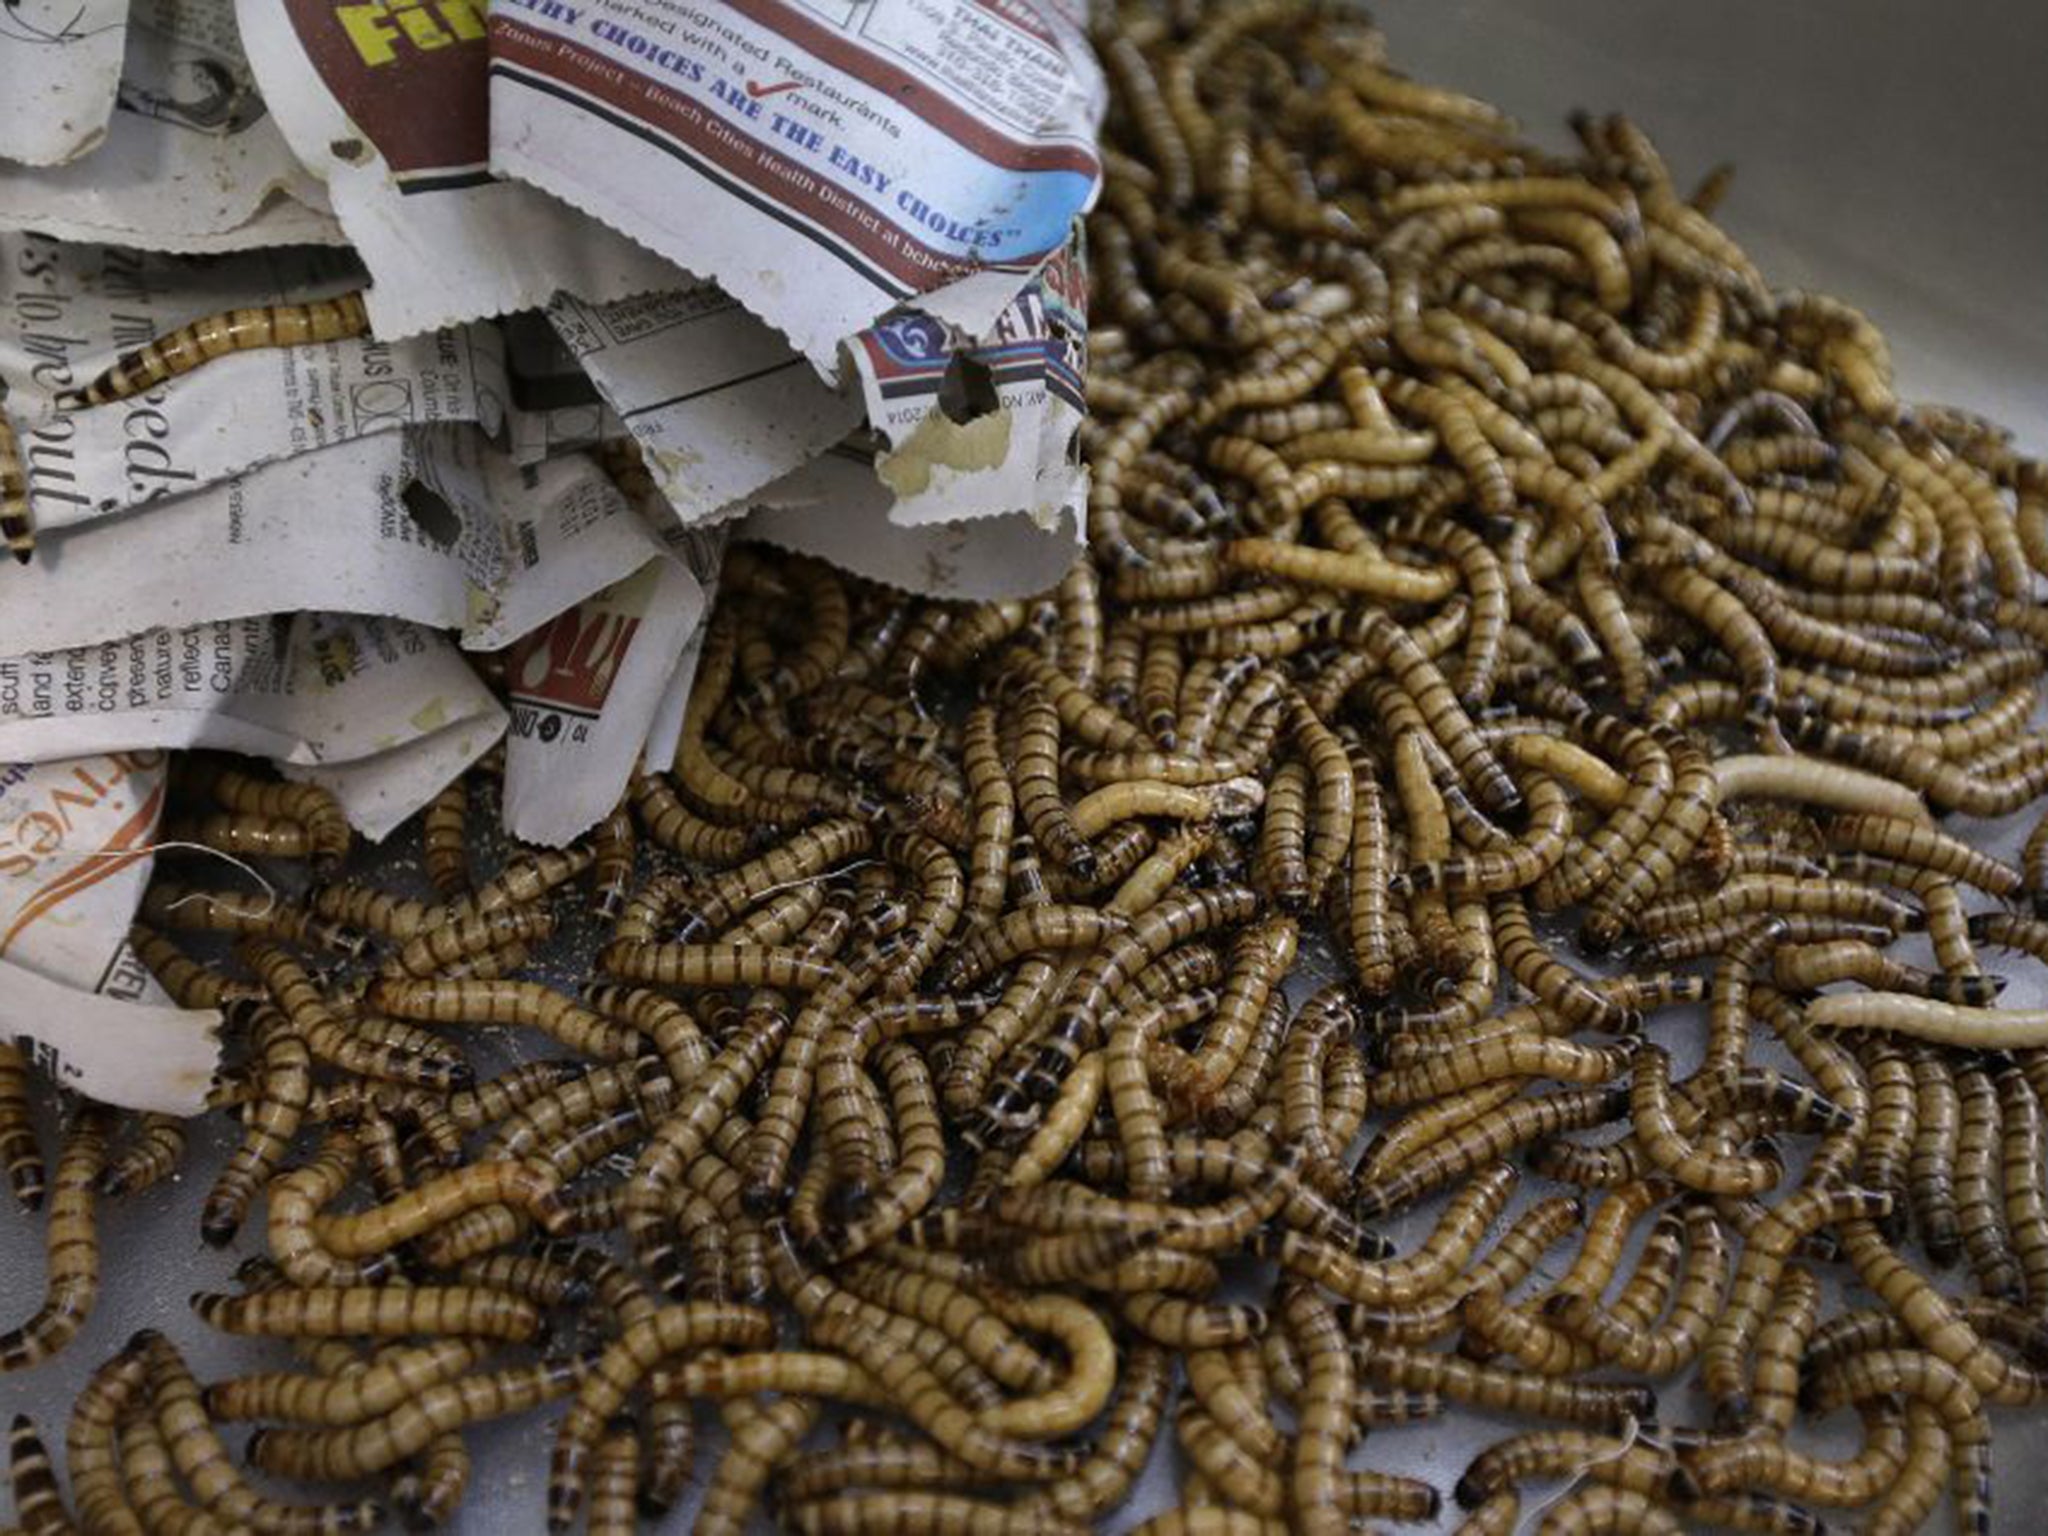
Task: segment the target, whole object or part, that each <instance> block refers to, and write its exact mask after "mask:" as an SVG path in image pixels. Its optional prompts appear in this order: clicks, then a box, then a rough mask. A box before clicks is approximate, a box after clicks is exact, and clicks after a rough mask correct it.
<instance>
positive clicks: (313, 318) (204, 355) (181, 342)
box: [61, 293, 370, 410]
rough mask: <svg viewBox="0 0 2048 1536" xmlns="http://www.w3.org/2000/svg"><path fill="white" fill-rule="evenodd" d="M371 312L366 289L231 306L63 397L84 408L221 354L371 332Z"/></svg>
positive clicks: (140, 390) (127, 355) (130, 355)
mask: <svg viewBox="0 0 2048 1536" xmlns="http://www.w3.org/2000/svg"><path fill="white" fill-rule="evenodd" d="M369 330H370V316H369V311H368V310H367V309H366V308H364V305H363V296H362V294H361V293H344V294H342V295H341V296H340V297H339V298H334V299H320V300H315V301H313V302H311V303H306V304H274V305H270V306H268V307H266V308H261V309H231V310H227V311H225V312H224V313H221V314H217V315H208V316H206V317H205V318H204V319H200V320H194V321H193V322H192V323H191V324H189V325H185V326H180V327H179V328H178V329H177V330H175V331H172V332H171V333H170V334H169V335H167V336H159V337H157V338H156V339H155V340H154V341H151V342H149V343H147V344H146V345H144V346H141V347H138V348H136V349H135V350H134V351H132V352H124V353H122V354H121V356H120V358H119V359H118V360H116V361H115V362H114V363H113V364H112V365H111V366H110V367H108V368H107V369H106V371H105V372H103V373H101V374H99V375H98V376H97V377H95V378H94V379H93V380H92V381H91V382H90V383H88V384H87V385H85V387H84V388H82V389H77V390H73V391H70V392H68V393H67V394H66V395H65V396H63V398H62V402H61V403H62V404H63V405H64V406H65V408H66V409H70V410H83V409H84V408H86V407H88V406H94V405H106V404H108V403H110V402H112V401H116V400H126V399H129V398H131V397H133V396H136V395H140V394H145V393H147V392H148V391H150V390H152V389H155V388H156V387H157V386H158V385H160V384H165V383H168V382H169V381H170V380H172V379H175V378H177V377H179V376H180V375H182V374H187V373H190V372H191V371H192V370H193V369H195V368H198V367H200V366H201V365H203V364H205V363H209V362H212V361H213V360H214V359H215V358H217V357H226V356H227V355H228V354H229V353H232V352H248V351H254V350H258V349H261V348H265V347H304V346H317V345H321V344H324V343H330V342H336V341H346V340H349V339H350V338H352V337H356V336H366V335H368V334H369Z"/></svg>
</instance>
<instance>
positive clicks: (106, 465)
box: [23, 325, 505, 534]
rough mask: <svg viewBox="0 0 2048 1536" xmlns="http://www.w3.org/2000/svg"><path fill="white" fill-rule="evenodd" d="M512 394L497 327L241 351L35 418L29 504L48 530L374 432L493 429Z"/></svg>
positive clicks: (28, 433)
mask: <svg viewBox="0 0 2048 1536" xmlns="http://www.w3.org/2000/svg"><path fill="white" fill-rule="evenodd" d="M88 377H90V375H88ZM504 392H505V378H504V357H503V354H502V351H501V349H500V338H499V336H498V333H497V331H496V329H495V328H494V327H491V326H488V325H472V326H462V327H460V328H458V329H453V330H446V331H438V332H436V333H434V334H432V335H429V336H414V337H409V338H407V339H406V340H403V341H397V342H385V341H380V340H376V339H374V338H372V337H368V336H356V337H351V338H348V339H346V340H341V341H330V342H322V343H318V344H315V345H311V346H302V347H264V348H260V349H258V350H256V351H252V352H237V353H233V354H231V355H229V356H226V357H220V358H215V359H214V360H213V361H212V362H210V363H208V364H207V365H206V366H205V367H203V368H200V369H197V370H195V371H194V372H192V373H189V374H185V375H183V376H181V377H179V378H176V379H173V380H171V381H170V382H169V383H167V384H164V385H162V386H160V387H158V388H156V389H153V390H150V391H149V392H148V393H146V394H143V395H138V396H134V397H131V398H129V399H126V400H115V401H111V402H109V403H108V404H106V405H100V406H93V407H90V408H87V409H83V410H72V411H66V412H64V413H61V414H60V415H58V416H57V417H56V418H54V419H53V418H49V417H45V418H44V419H43V420H41V421H37V422H34V423H31V424H28V425H27V426H26V429H25V431H24V434H23V435H24V436H25V438H26V440H27V450H26V457H27V459H28V466H27V467H28V471H29V505H30V508H31V510H32V512H33V513H34V515H35V520H36V527H37V529H38V530H39V531H40V532H42V533H45V534H47V533H51V532H55V531H57V530H60V529H64V528H70V527H76V526H78V525H80V524H81V523H86V522H91V521H93V520H94V519H97V518H103V517H109V516H113V515H115V514H118V513H123V512H129V511H132V510H134V509H135V508H137V507H139V506H142V505H143V504H145V503H148V502H154V501H159V500H162V499H164V498H166V497H170V496H179V495H185V494H189V493H190V492H192V491H195V490H201V489H204V488H205V487H208V486H212V485H217V484H219V483H221V482H223V481H226V480H229V479H232V478H234V477H236V476H239V475H246V474H247V473H249V472H250V471H252V470H255V469H257V468H260V467H261V466H263V465H266V464H273V463H276V462H278V461H280V460H284V459H288V458H290V457H292V456H294V455H297V454H306V453H314V452H317V451H319V450H320V449H324V448H329V447H332V446H334V445H335V444H337V443H344V442H349V441H352V440H354V439H357V438H360V437H365V436H368V435H370V434H373V433H378V432H396V431H398V430H400V429H401V428H405V427H414V426H428V425H432V424H435V423H439V422H456V421H464V422H476V423H478V424H479V425H481V426H482V428H483V430H484V431H486V432H490V433H495V432H496V431H497V430H498V429H499V427H500V426H501V425H502V423H503V416H504Z"/></svg>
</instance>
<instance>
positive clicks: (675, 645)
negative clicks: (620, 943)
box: [505, 533, 724, 847]
mask: <svg viewBox="0 0 2048 1536" xmlns="http://www.w3.org/2000/svg"><path fill="white" fill-rule="evenodd" d="M683 539H686V540H687V543H686V544H685V543H682V542H680V541H679V543H678V546H677V548H676V550H675V551H673V552H672V551H671V550H667V549H663V547H662V545H661V543H660V542H658V541H657V540H656V539H655V538H654V537H653V536H652V535H651V534H650V535H649V536H648V547H649V549H650V551H651V552H653V555H652V558H650V559H649V560H648V561H647V562H646V563H645V564H644V565H642V566H641V567H640V569H639V570H637V571H635V572H634V573H633V574H632V575H630V576H628V577H626V578H625V579H624V580H622V581H617V582H614V583H613V584H612V585H610V586H608V587H606V588H605V589H604V590H603V591H602V592H598V593H594V594H593V595H591V596H590V597H587V598H585V599H584V600H583V601H582V602H580V603H578V604H577V605H576V606H575V607H573V608H571V609H569V610H567V611H566V612H564V613H562V614H560V615H558V616H557V617H555V618H554V619H553V620H551V621H550V622H549V623H548V624H546V625H544V626H543V627H542V628H540V629H538V630H536V631H534V632H533V633H532V634H530V635H527V636H526V637H525V638H523V639H522V640H520V641H519V643H518V644H517V645H515V646H513V647H512V650H511V653H510V655H509V656H507V658H506V666H505V672H506V696H507V701H508V702H509V703H510V705H511V709H512V726H511V732H510V735H509V736H508V738H507V741H506V748H505V827H506V830H507V831H509V832H510V833H511V834H512V835H513V836H514V837H516V838H518V839H520V840H521V841H522V842H530V843H541V844H544V845H546V846H549V847H560V846H562V845H563V844H564V843H567V842H569V841H570V840H572V839H573V838H576V837H578V836H580V835H581V834H582V833H584V832H585V831H587V830H589V829H590V828H591V827H593V826H595V825H596V824H597V823H598V822H599V821H600V820H602V819H603V818H604V817H605V816H607V815H608V814H610V812H611V810H612V808H613V807H614V806H616V805H617V804H618V803H619V798H620V796H621V795H623V794H624V793H625V789H626V782H627V780H628V779H630V778H631V777H632V774H633V770H634V768H635V766H636V765H637V764H638V763H639V761H640V759H641V756H642V754H643V752H644V751H645V749H646V747H647V744H648V740H649V736H650V734H651V731H652V728H653V727H654V725H655V724H656V721H657V717H658V716H659V715H660V714H661V713H662V707H663V704H664V701H665V700H667V699H668V697H669V696H670V695H671V694H672V693H673V692H674V691H675V690H676V689H677V687H678V686H679V685H678V681H677V677H678V673H679V672H680V671H681V670H682V669H683V667H684V665H685V663H688V666H689V670H690V672H691V673H692V674H694V671H695V659H694V658H695V648H694V647H693V646H691V645H690V644H689V642H690V641H691V640H692V639H693V638H694V636H695V635H696V632H697V630H698V627H699V625H700V623H701V622H702V620H703V617H704V612H705V609H706V608H707V607H708V606H709V604H710V595H709V589H710V584H711V583H712V582H713V581H714V580H715V572H716V568H717V561H718V558H719V550H720V549H721V548H722V546H723V543H724V538H723V535H722V534H717V533H710V534H703V533H699V534H690V535H684V536H683ZM688 686H689V682H688V679H687V678H684V679H683V680H682V681H681V683H680V687H681V689H682V690H683V691H684V692H687V690H688ZM675 716H676V728H677V730H678V732H680V729H681V711H680V709H678V710H677V711H676V712H675ZM674 750H675V748H674V746H673V745H671V746H670V747H669V751H670V753H671V754H673V752H674Z"/></svg>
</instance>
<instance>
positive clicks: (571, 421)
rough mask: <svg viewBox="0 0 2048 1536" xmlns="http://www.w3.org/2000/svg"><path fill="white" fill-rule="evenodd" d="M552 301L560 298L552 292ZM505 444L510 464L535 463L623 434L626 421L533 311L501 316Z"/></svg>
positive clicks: (552, 329)
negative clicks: (504, 388)
mask: <svg viewBox="0 0 2048 1536" xmlns="http://www.w3.org/2000/svg"><path fill="white" fill-rule="evenodd" d="M557 297H558V299H559V298H560V297H561V296H559V295H558V296H557ZM499 324H500V327H501V328H502V329H503V331H504V333H505V379H506V390H507V394H508V407H509V408H508V409H507V411H506V413H505V446H506V449H507V451H508V452H510V454H511V455H512V462H513V463H515V464H519V465H528V464H538V463H539V462H540V461H541V460H542V459H546V458H551V457H553V456H554V455H555V454H560V453H575V452H577V451H578V450H580V449H585V448H595V447H596V446H597V445H598V444H599V443H601V442H603V441H604V440H605V439H606V438H615V437H624V436H626V435H627V433H626V425H625V423H624V422H622V421H620V420H619V418H618V415H617V413H616V412H614V411H613V410H612V408H611V406H610V405H609V404H608V403H607V402H606V400H605V397H604V396H603V395H602V394H601V393H599V391H598V387H597V385H596V384H595V383H593V382H592V381H591V378H590V375H589V374H587V373H585V372H584V371H583V367H582V365H581V364H579V363H578V362H577V361H576V358H575V355H574V354H573V353H571V352H570V350H569V349H568V348H567V347H566V346H564V345H563V344H562V339H561V338H560V337H559V336H557V335H556V334H555V328H554V326H553V325H551V324H550V323H549V322H548V318H547V316H546V315H545V314H543V313H542V312H541V311H539V310H522V311H520V312H519V313H518V314H516V315H507V316H506V317H505V318H504V319H503V320H502V321H501V322H499Z"/></svg>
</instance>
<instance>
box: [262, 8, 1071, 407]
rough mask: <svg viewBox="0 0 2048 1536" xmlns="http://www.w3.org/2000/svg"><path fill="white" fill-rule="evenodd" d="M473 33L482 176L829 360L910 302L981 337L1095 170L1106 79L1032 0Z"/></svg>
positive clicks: (564, 18)
mask: <svg viewBox="0 0 2048 1536" xmlns="http://www.w3.org/2000/svg"><path fill="white" fill-rule="evenodd" d="M244 3H245V5H247V4H252V3H255V0H244ZM490 48H491V111H490V163H491V168H492V169H493V170H495V171H497V172H499V173H500V174H504V175H510V176H516V177H518V178H520V179H521V180H523V181H527V182H531V183H532V184H534V185H535V186H538V187H542V188H544V189H546V190H547V191H549V192H552V193H554V194H555V195H556V196H558V197H561V198H563V199H564V200H566V201H568V202H571V203H574V204H575V205H576V206H578V207H580V208H583V209H585V210H587V211H589V212H590V213H592V214H594V215H595V216H596V217H598V218H600V219H602V220H603V221H604V222H605V223H607V224H609V225H611V226H612V227H614V228H616V229H620V230H623V231H625V232H626V233H627V234H629V235H631V236H633V237H634V238H635V239H638V240H641V241H643V242H645V243H646V244H647V245H648V246H650V247H652V248H653V249H654V250H656V251H658V252H660V253H661V254H662V255H664V256H666V257H668V258H669V259H670V260H671V261H673V262H674V263H675V264H676V265H677V266H679V267H682V268H684V269H685V270H687V271H690V272H693V273H697V274H700V275H702V276H704V277H707V278H710V279H712V280H714V281H716V282H717V283H718V285H719V286H720V287H721V288H722V289H724V291H725V292H727V293H729V294H731V295H732V296H733V297H735V298H736V299H738V300H739V301H740V302H741V303H742V304H744V305H745V306H746V307H747V308H748V309H749V310H751V311H752V312H753V313H754V314H756V315H758V316H760V317H761V318H762V319H764V320H766V321H767V322H768V323H769V324H771V325H773V326H774V327H775V328H776V329H778V330H780V331H781V332H783V333H784V334H785V335H786V336H788V337H789V339H790V340H791V341H792V342H793V343H794V344H795V345H796V347H797V349H798V350H799V351H801V352H802V353H803V354H804V355H805V356H806V357H808V358H809V359H810V360H811V362H812V364H813V366H815V367H816V368H817V370H818V372H819V373H820V374H821V375H824V376H826V377H831V376H834V375H836V374H837V372H838V368H839V348H840V345H841V343H842V342H843V341H844V340H845V339H846V338H848V337H850V336H852V335H853V334H854V333H855V332H857V331H859V330H861V329H863V328H864V327H865V326H867V325H869V324H871V323H872V322H874V321H875V320H877V319H879V318H880V317H881V316H882V315H884V314H885V313H887V312H888V311H890V310H892V309H895V308H897V307H898V306H899V305H902V304H904V303H906V302H911V301H915V302H916V303H917V305H918V307H920V308H922V309H925V310H927V311H928V312H930V313H933V314H936V315H938V316H940V317H941V318H943V319H945V320H947V321H949V322H950V323H952V324H955V325H957V326H959V327H960V328H961V329H962V330H964V331H965V332H967V333H968V334H970V335H978V334H980V333H981V332H983V331H985V330H986V329H987V328H988V326H989V324H990V323H991V322H992V321H993V320H994V319H995V317H996V315H997V313H998V312H1000V311H1001V309H1002V308H1003V306H1004V305H1006V304H1007V303H1009V301H1010V300H1011V299H1012V298H1013V297H1015V295H1016V293H1017V290H1018V289H1019V288H1021V287H1022V286H1023V284H1024V283H1025V282H1026V281H1027V280H1028V279H1029V278H1030V276H1031V274H1032V273H1033V272H1034V271H1036V270H1037V268H1038V267H1039V265H1040V264H1041V263H1042V262H1044V261H1045V260H1046V258H1047V257H1049V256H1051V255H1052V254H1053V253H1054V252H1055V251H1057V250H1058V249H1059V248H1060V247H1061V246H1062V245H1063V244H1064V243H1065V242H1066V239H1067V232H1068V230H1069V228H1070V227H1071V226H1072V224H1073V222H1074V220H1075V218H1076V217H1077V216H1078V215H1079V214H1080V213H1081V212H1082V211H1083V210H1084V209H1085V208H1086V207H1087V206H1088V204H1089V203H1090V202H1091V201H1092V199H1093V198H1094V196H1095V193H1096V190H1097V188H1098V186H1099V183H1100V180H1101V164H1100V161H1099V159H1098V158H1097V155H1096V150H1095V129H1096V126H1097V124H1098V123H1099V122H1100V119H1101V116H1102V111H1103V105H1104V100H1105V92H1104V89H1103V82H1102V78H1101V75H1100V73H1099V71H1098V69H1097V66H1096V65H1095V62H1094V60H1093V58H1092V57H1091V55H1090V53H1089V50H1088V45H1087V42H1086V39H1085V38H1084V37H1083V36H1082V34H1081V32H1080V31H1079V29H1078V28H1077V27H1076V26H1075V24H1074V23H1073V21H1072V20H1071V19H1070V18H1069V17H1068V16H1067V15H1065V14H1064V13H1063V11H1062V10H1061V9H1059V8H1057V7H1055V6H1054V5H1052V4H1050V3H1047V0H842V3H840V4H838V5H822V6H813V5H795V4H789V3H785V0H728V3H726V4H723V5H720V6H717V7H707V6H702V5H699V4H696V3H694V0H583V3H579V4H574V5H570V4H562V3H557V0H499V3H498V4H496V5H494V6H493V7H492V8H491V16H490Z"/></svg>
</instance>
